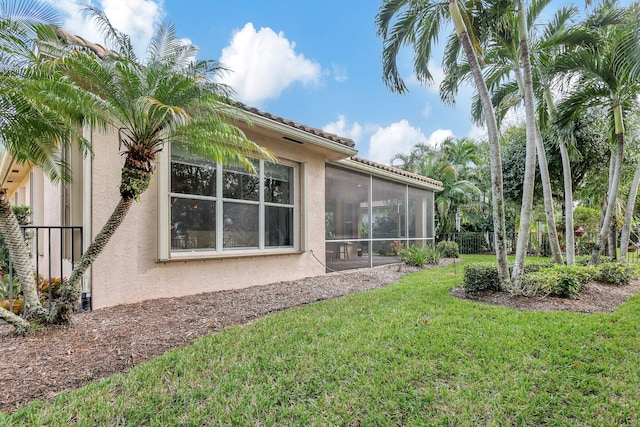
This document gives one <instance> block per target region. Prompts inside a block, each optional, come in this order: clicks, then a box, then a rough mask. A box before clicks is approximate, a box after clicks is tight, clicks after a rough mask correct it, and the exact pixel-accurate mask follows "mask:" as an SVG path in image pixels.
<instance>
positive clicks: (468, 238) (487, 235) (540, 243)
mask: <svg viewBox="0 0 640 427" xmlns="http://www.w3.org/2000/svg"><path fill="white" fill-rule="evenodd" d="M493 234H494V233H493V232H489V231H487V232H483V233H482V232H479V233H442V234H438V235H437V236H436V242H440V241H442V240H448V241H453V242H456V243H457V244H458V248H459V250H460V253H461V254H495V253H496V251H495V242H494V236H493ZM517 242H518V236H517V234H516V233H507V241H506V245H507V253H508V254H514V253H515V250H516V244H517ZM527 252H528V253H529V254H530V255H539V256H548V255H549V254H550V253H551V249H550V247H549V239H547V237H546V235H544V234H541V233H529V244H528V248H527Z"/></svg>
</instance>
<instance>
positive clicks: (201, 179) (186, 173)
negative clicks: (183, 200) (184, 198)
mask: <svg viewBox="0 0 640 427" xmlns="http://www.w3.org/2000/svg"><path fill="white" fill-rule="evenodd" d="M171 192H172V193H182V194H197V195H199V196H215V194H216V167H215V165H214V164H210V163H209V164H206V163H205V164H201V165H200V164H194V163H182V162H171Z"/></svg>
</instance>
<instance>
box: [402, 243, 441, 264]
mask: <svg viewBox="0 0 640 427" xmlns="http://www.w3.org/2000/svg"><path fill="white" fill-rule="evenodd" d="M399 254H400V260H401V261H402V262H403V263H405V264H407V265H414V266H416V267H423V266H424V265H425V264H433V265H438V263H439V262H440V252H439V251H438V250H437V249H435V248H433V247H432V246H409V247H408V248H406V249H401V250H400V252H399Z"/></svg>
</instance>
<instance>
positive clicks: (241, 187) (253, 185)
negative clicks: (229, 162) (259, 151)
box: [222, 162, 260, 201]
mask: <svg viewBox="0 0 640 427" xmlns="http://www.w3.org/2000/svg"><path fill="white" fill-rule="evenodd" d="M256 163H257V162H254V167H255V168H256V174H253V173H251V172H248V171H247V170H245V169H243V168H240V167H227V168H225V169H224V172H223V174H222V197H224V198H227V199H237V200H253V201H258V200H259V199H260V176H259V175H257V173H258V171H259V167H258V165H257V164H256Z"/></svg>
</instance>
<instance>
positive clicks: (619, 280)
mask: <svg viewBox="0 0 640 427" xmlns="http://www.w3.org/2000/svg"><path fill="white" fill-rule="evenodd" d="M596 269H597V274H596V275H595V277H594V280H597V281H598V282H605V283H612V284H614V285H627V284H629V282H630V281H631V280H632V279H635V278H636V277H637V274H636V271H635V269H634V268H633V267H631V266H630V265H628V264H624V263H621V262H605V263H602V264H599V265H598V266H597V267H596Z"/></svg>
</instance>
